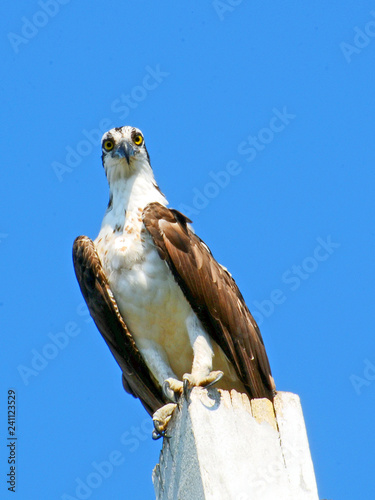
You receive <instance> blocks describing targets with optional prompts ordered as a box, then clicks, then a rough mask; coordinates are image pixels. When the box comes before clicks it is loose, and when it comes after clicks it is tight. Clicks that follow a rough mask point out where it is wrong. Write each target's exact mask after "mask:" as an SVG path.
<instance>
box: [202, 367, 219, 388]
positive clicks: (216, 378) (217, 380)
mask: <svg viewBox="0 0 375 500" xmlns="http://www.w3.org/2000/svg"><path fill="white" fill-rule="evenodd" d="M210 375H215V378H214V380H212V381H211V382H209V383H208V384H206V385H205V386H204V387H211V386H213V385H215V384H216V382H219V380H220V379H221V377H222V376H223V375H224V372H222V371H220V370H218V371H216V372H211V373H210Z"/></svg>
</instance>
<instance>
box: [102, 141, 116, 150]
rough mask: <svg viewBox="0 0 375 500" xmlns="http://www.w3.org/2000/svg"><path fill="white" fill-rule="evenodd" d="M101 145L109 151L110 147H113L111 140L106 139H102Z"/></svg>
mask: <svg viewBox="0 0 375 500" xmlns="http://www.w3.org/2000/svg"><path fill="white" fill-rule="evenodd" d="M103 147H104V149H105V150H106V151H111V149H113V147H114V144H113V141H111V140H109V139H107V140H106V141H104V143H103Z"/></svg>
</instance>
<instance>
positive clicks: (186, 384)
mask: <svg viewBox="0 0 375 500" xmlns="http://www.w3.org/2000/svg"><path fill="white" fill-rule="evenodd" d="M183 384H184V396H185V399H186V401H188V399H189V379H188V378H187V377H184V378H183Z"/></svg>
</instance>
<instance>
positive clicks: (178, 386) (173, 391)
mask: <svg viewBox="0 0 375 500" xmlns="http://www.w3.org/2000/svg"><path fill="white" fill-rule="evenodd" d="M182 390H183V383H182V382H181V380H177V379H175V378H167V379H166V380H164V384H163V393H164V395H165V397H166V398H167V399H169V401H172V403H177V401H178V400H179V398H180V396H181V394H182Z"/></svg>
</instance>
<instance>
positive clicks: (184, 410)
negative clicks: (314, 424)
mask: <svg viewBox="0 0 375 500" xmlns="http://www.w3.org/2000/svg"><path fill="white" fill-rule="evenodd" d="M167 434H168V436H170V437H168V438H164V443H163V449H162V451H161V454H160V462H159V464H157V465H156V467H155V469H154V471H153V482H154V488H155V493H156V498H157V500H318V491H317V487H316V482H315V475H314V468H313V463H312V461H311V456H310V450H309V443H308V439H307V434H306V429H305V423H304V420H303V415H302V409H301V405H300V401H299V397H298V396H297V395H295V394H291V393H288V392H279V393H277V395H276V397H275V400H274V404H273V405H272V403H271V402H270V401H268V400H267V399H255V400H252V401H249V398H248V397H247V396H246V395H245V394H239V393H238V392H236V391H234V390H233V391H231V392H230V393H229V392H227V391H222V390H220V389H219V390H218V389H215V388H210V389H208V390H207V389H203V388H201V387H196V388H194V389H193V391H192V392H191V394H190V399H189V402H187V401H186V400H185V399H183V400H182V403H181V408H180V409H179V410H176V411H175V413H174V415H173V417H172V420H171V421H170V423H169V425H168V430H167Z"/></svg>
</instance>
